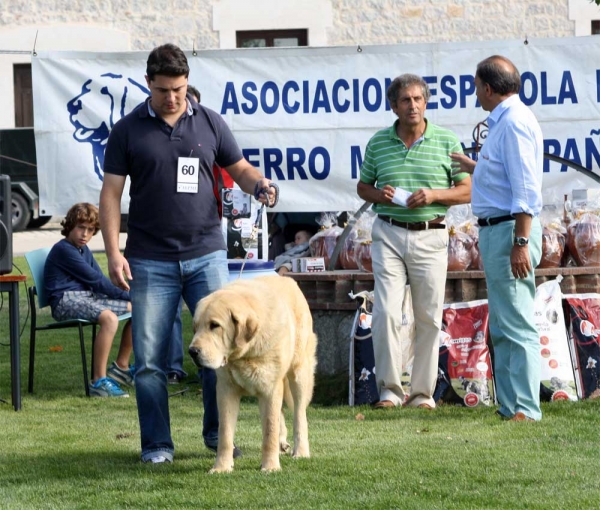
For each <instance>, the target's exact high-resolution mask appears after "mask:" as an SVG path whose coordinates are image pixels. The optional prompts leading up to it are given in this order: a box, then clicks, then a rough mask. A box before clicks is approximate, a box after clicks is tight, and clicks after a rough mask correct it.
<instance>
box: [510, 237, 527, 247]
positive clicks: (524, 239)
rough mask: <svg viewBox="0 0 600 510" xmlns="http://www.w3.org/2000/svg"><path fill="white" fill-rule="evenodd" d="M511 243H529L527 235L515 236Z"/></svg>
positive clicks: (523, 244) (521, 244) (520, 244)
mask: <svg viewBox="0 0 600 510" xmlns="http://www.w3.org/2000/svg"><path fill="white" fill-rule="evenodd" d="M513 244H514V245H515V246H527V245H528V244H529V239H528V238H527V237H515V238H514V239H513Z"/></svg>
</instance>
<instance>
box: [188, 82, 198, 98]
mask: <svg viewBox="0 0 600 510" xmlns="http://www.w3.org/2000/svg"><path fill="white" fill-rule="evenodd" d="M187 91H188V94H191V95H192V96H194V99H196V101H198V103H200V91H199V90H198V89H197V88H196V87H194V86H193V85H190V84H189V83H188V87H187Z"/></svg>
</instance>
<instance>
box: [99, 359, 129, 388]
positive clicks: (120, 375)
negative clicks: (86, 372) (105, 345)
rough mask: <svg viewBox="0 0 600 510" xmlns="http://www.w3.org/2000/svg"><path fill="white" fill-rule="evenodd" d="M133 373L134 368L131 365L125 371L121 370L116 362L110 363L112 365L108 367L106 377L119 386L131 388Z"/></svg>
mask: <svg viewBox="0 0 600 510" xmlns="http://www.w3.org/2000/svg"><path fill="white" fill-rule="evenodd" d="M134 373H135V367H134V366H133V365H131V366H130V367H129V368H128V369H127V370H123V369H122V368H121V367H119V365H117V362H116V361H113V362H112V365H111V366H110V367H108V370H107V371H106V375H108V376H109V377H110V378H111V379H112V380H113V381H117V382H118V383H119V384H124V385H125V386H133V374H134Z"/></svg>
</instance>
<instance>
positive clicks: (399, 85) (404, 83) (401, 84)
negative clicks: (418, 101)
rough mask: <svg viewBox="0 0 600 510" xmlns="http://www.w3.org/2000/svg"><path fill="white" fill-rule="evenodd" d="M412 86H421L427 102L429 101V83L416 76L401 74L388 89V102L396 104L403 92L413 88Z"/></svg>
mask: <svg viewBox="0 0 600 510" xmlns="http://www.w3.org/2000/svg"><path fill="white" fill-rule="evenodd" d="M412 85H419V87H421V90H422V91H423V97H424V98H425V102H427V101H429V98H430V96H431V93H430V92H429V86H428V85H427V82H426V81H425V80H424V79H423V78H421V77H420V76H417V75H416V74H401V75H400V76H398V77H396V78H394V81H392V83H390V86H389V87H388V89H387V100H388V102H389V103H390V105H395V104H396V101H397V100H398V96H399V95H400V91H401V90H404V89H405V88H407V87H411V86H412Z"/></svg>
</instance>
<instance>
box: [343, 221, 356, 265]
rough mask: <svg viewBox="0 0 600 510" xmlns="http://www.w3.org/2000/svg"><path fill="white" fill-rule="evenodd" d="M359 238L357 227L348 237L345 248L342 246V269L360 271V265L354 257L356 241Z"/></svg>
mask: <svg viewBox="0 0 600 510" xmlns="http://www.w3.org/2000/svg"><path fill="white" fill-rule="evenodd" d="M357 236H358V232H357V231H356V225H355V226H354V228H353V229H352V230H351V231H350V233H349V234H348V237H346V240H345V241H344V246H342V250H341V251H340V264H341V266H342V269H358V264H357V263H356V259H355V257H354V241H355V240H356V237H357Z"/></svg>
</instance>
